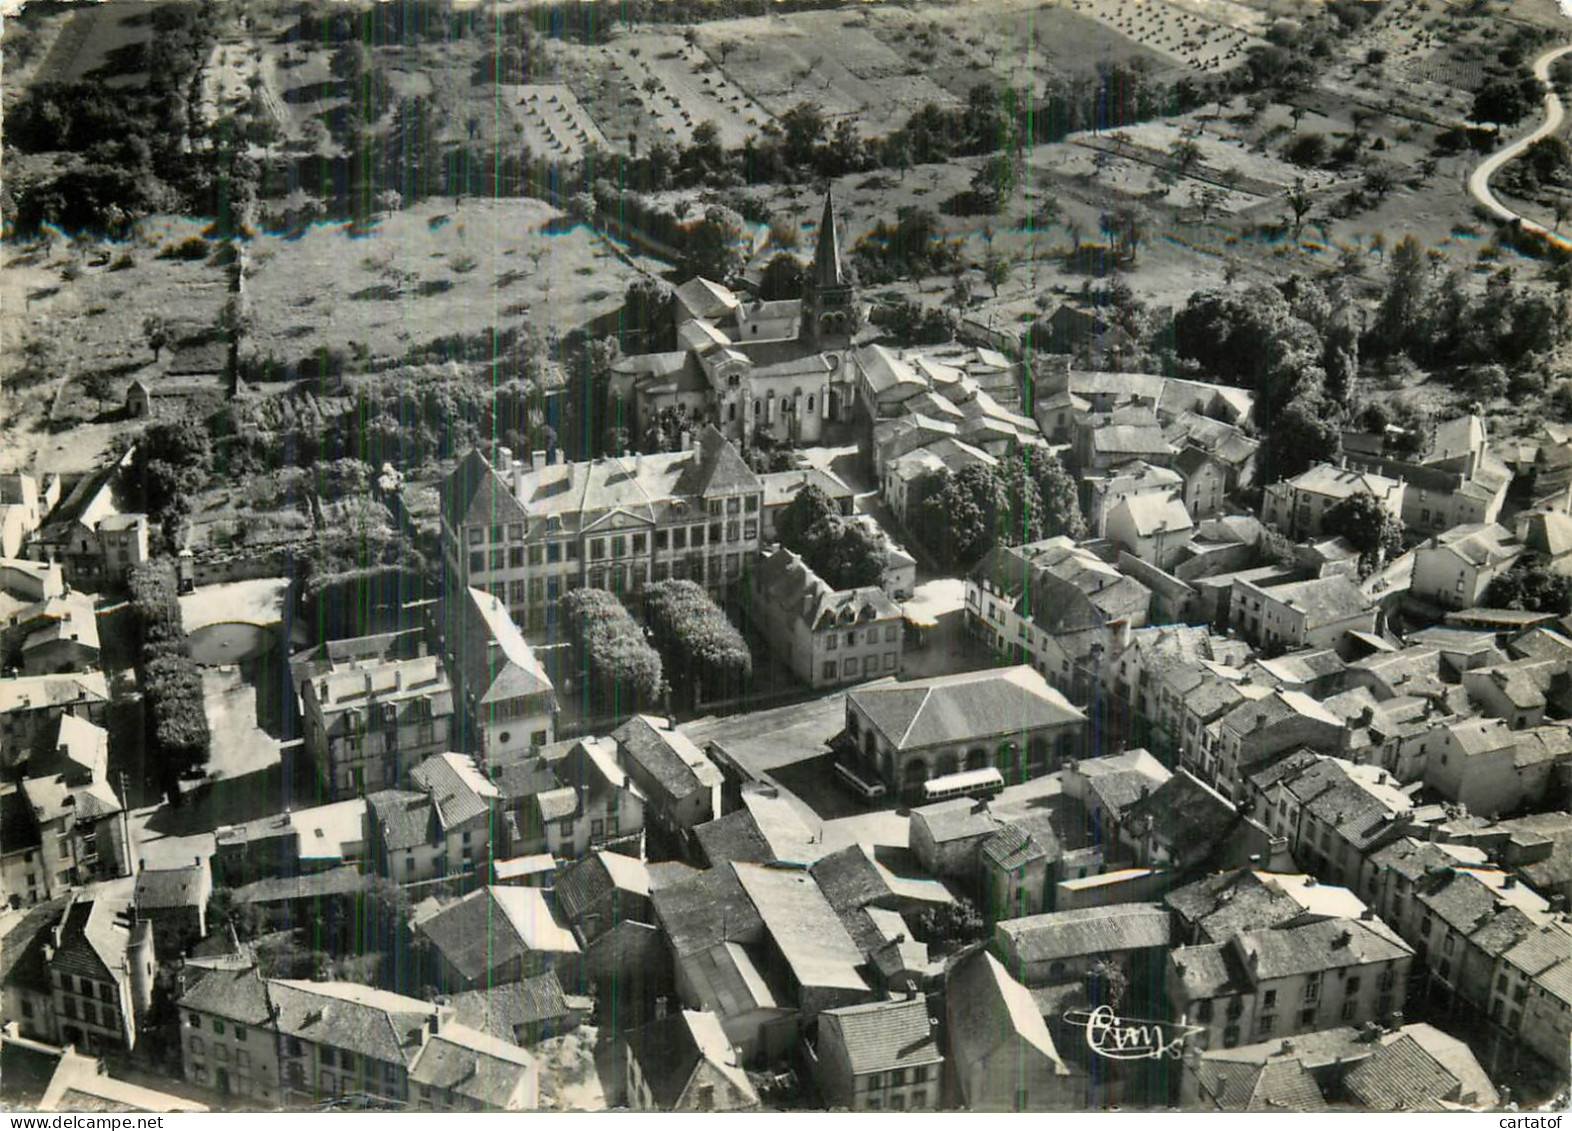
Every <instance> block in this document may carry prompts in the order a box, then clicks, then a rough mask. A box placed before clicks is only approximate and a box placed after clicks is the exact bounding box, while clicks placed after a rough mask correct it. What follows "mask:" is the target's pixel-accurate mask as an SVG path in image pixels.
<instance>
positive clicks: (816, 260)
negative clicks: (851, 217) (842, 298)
mask: <svg viewBox="0 0 1572 1131" xmlns="http://www.w3.org/2000/svg"><path fill="white" fill-rule="evenodd" d="M813 281H814V283H815V284H816V285H818V286H819V287H821V288H822V287H844V286H845V285H846V275H845V272H844V271H843V270H842V269H841V240H840V236H839V235H838V234H837V233H836V231H835V193H834V190H833V189H826V190H825V192H824V215H823V216H822V217H820V219H819V242H818V246H817V247H816V248H815V249H814V252H813Z"/></svg>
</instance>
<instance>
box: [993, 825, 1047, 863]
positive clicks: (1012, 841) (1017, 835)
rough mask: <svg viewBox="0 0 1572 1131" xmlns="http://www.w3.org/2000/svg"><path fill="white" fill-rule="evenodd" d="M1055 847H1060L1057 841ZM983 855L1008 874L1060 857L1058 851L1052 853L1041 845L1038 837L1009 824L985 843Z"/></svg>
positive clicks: (1003, 826)
mask: <svg viewBox="0 0 1572 1131" xmlns="http://www.w3.org/2000/svg"><path fill="white" fill-rule="evenodd" d="M1053 847H1054V848H1055V849H1057V848H1058V847H1059V845H1058V841H1057V839H1055V841H1054V844H1053ZM982 854H983V858H984V859H986V860H987V861H988V862H989V863H991V864H992V865H993V866H994V867H996V868H999V869H1001V870H1003V871H1006V872H1013V871H1014V870H1015V869H1017V868H1024V867H1025V866H1026V865H1028V864H1031V863H1034V862H1036V861H1038V860H1046V859H1049V858H1050V857H1057V856H1058V852H1057V851H1055V852H1052V853H1050V852H1049V850H1048V849H1047V848H1045V847H1044V846H1043V845H1042V844H1040V843H1039V842H1038V839H1037V836H1035V835H1033V834H1030V833H1027V832H1025V831H1024V830H1023V829H1021V828H1019V827H1018V826H1016V825H1012V824H1009V823H1005V824H1002V825H1000V826H999V828H998V830H997V831H996V832H995V833H994V834H993V835H992V836H991V837H989V838H988V839H987V840H985V841H983V843H982Z"/></svg>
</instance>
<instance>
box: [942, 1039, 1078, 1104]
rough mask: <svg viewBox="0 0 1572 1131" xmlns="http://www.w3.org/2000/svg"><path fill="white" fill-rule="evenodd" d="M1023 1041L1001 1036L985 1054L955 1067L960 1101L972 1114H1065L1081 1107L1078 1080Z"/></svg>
mask: <svg viewBox="0 0 1572 1131" xmlns="http://www.w3.org/2000/svg"><path fill="white" fill-rule="evenodd" d="M1060 1067H1061V1066H1060V1065H1059V1064H1058V1063H1056V1062H1055V1061H1053V1060H1050V1059H1049V1058H1048V1057H1047V1056H1046V1055H1045V1054H1044V1053H1042V1052H1041V1051H1039V1050H1038V1049H1036V1048H1034V1047H1032V1046H1030V1045H1028V1044H1026V1043H1025V1042H1024V1041H1018V1040H1015V1041H1012V1040H1010V1039H1009V1038H1008V1036H1006V1037H1005V1040H1004V1041H1003V1043H1001V1044H1000V1045H999V1047H998V1048H996V1049H994V1050H993V1051H992V1052H991V1053H990V1054H989V1055H987V1056H985V1057H981V1058H979V1059H978V1060H977V1061H975V1062H974V1063H972V1064H969V1065H957V1066H956V1080H957V1083H958V1084H959V1086H960V1091H961V1097H960V1098H961V1101H962V1102H963V1103H964V1104H965V1105H966V1107H967V1108H969V1109H970V1110H972V1111H1067V1110H1074V1109H1077V1108H1080V1107H1081V1106H1083V1097H1082V1095H1081V1090H1080V1085H1079V1078H1078V1077H1076V1076H1073V1075H1060V1071H1059V1070H1060Z"/></svg>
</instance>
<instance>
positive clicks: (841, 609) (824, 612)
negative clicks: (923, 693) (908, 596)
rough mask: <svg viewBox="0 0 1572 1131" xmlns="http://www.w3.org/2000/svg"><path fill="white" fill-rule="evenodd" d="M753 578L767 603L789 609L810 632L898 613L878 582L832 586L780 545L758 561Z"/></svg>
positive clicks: (864, 622)
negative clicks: (850, 586)
mask: <svg viewBox="0 0 1572 1131" xmlns="http://www.w3.org/2000/svg"><path fill="white" fill-rule="evenodd" d="M754 580H755V584H756V585H757V586H758V588H759V591H760V593H761V594H763V595H764V597H765V599H766V600H767V601H768V602H769V603H770V604H771V605H774V606H779V607H781V608H785V609H790V610H792V613H793V615H794V616H795V617H796V618H797V619H798V620H801V621H802V622H803V623H805V624H806V625H807V626H808V628H809V630H810V631H812V632H819V631H821V630H824V629H828V628H835V627H842V628H845V627H850V626H855V625H861V624H868V623H871V622H874V621H881V620H894V619H896V618H898V617H899V616H900V615H901V611H900V607H899V606H898V605H896V603H895V602H894V601H892V600H890V598H889V597H887V596H885V594H884V591H883V590H882V589H880V588H879V587H878V586H876V585H870V586H863V587H862V588H858V589H833V588H831V587H830V584H829V583H828V582H827V581H825V580H824V579H823V578H821V577H820V576H819V575H818V574H816V573H814V572H813V570H812V569H810V568H809V567H808V564H807V563H806V562H804V561H803V560H802V558H800V557H798V556H797V555H796V554H794V553H793V552H792V551H790V550H788V549H785V548H784V547H782V548H781V549H779V550H776V551H775V552H774V553H773V554H770V555H769V556H768V557H766V558H764V559H763V560H762V561H761V562H760V563H759V564H758V567H757V568H756V570H755V576H754Z"/></svg>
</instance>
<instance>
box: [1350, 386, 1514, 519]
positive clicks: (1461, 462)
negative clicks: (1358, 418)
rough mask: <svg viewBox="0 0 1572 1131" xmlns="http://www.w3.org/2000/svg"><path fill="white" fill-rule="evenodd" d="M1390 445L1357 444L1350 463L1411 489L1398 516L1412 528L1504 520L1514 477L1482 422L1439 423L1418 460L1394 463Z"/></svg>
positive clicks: (1457, 419) (1473, 419)
mask: <svg viewBox="0 0 1572 1131" xmlns="http://www.w3.org/2000/svg"><path fill="white" fill-rule="evenodd" d="M1385 446H1386V445H1385V443H1384V438H1383V440H1382V442H1380V443H1379V444H1378V445H1376V447H1375V450H1373V451H1360V450H1358V448H1359V447H1360V445H1356V446H1355V447H1354V448H1353V449H1352V450H1351V452H1350V454H1349V455H1348V456H1347V457H1346V462H1347V464H1348V466H1349V467H1350V468H1354V469H1361V468H1362V469H1363V470H1365V471H1366V472H1373V473H1377V474H1379V475H1382V476H1384V477H1386V478H1388V479H1397V480H1399V481H1401V482H1402V483H1404V484H1405V485H1406V487H1405V490H1404V492H1403V505H1402V510H1401V514H1400V515H1399V517H1400V518H1401V519H1402V521H1403V524H1404V525H1405V526H1407V527H1408V528H1409V529H1411V530H1416V531H1420V532H1429V531H1435V530H1448V529H1451V528H1452V527H1455V526H1460V525H1464V524H1475V523H1479V524H1490V523H1494V522H1495V521H1496V519H1497V518H1499V517H1500V515H1501V507H1502V505H1503V504H1504V503H1505V502H1506V495H1507V490H1508V488H1509V487H1510V486H1511V483H1512V473H1511V471H1510V470H1509V469H1508V468H1507V465H1506V464H1505V462H1503V461H1502V459H1501V458H1500V457H1499V456H1497V455H1495V454H1494V453H1493V452H1491V451H1490V449H1489V435H1488V433H1487V431H1486V428H1485V422H1484V420H1483V418H1481V417H1479V416H1476V415H1473V414H1469V415H1467V416H1460V417H1455V418H1454V419H1452V420H1447V421H1443V422H1442V423H1440V424H1437V425H1436V426H1435V431H1434V433H1433V434H1432V437H1431V442H1430V446H1429V448H1428V449H1427V450H1426V451H1425V452H1424V453H1423V454H1422V455H1420V456H1419V457H1418V458H1417V459H1399V458H1392V457H1391V456H1389V455H1388V454H1387V453H1386V451H1385Z"/></svg>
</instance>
